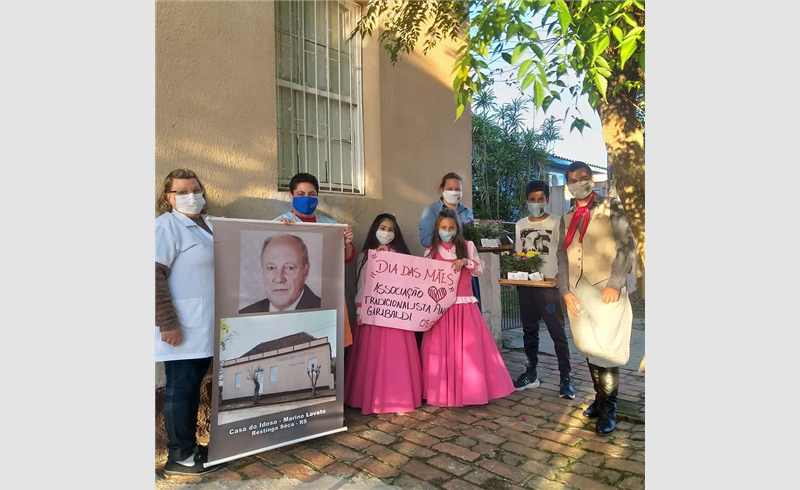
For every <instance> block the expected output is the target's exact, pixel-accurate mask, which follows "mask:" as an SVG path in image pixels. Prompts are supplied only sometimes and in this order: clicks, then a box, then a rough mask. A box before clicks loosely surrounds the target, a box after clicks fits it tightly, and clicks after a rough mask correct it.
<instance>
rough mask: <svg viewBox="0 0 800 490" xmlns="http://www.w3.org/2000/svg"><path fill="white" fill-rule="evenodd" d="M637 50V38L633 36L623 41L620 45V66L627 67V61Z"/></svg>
mask: <svg viewBox="0 0 800 490" xmlns="http://www.w3.org/2000/svg"><path fill="white" fill-rule="evenodd" d="M634 51H636V38H635V37H634V38H631V39H630V40H628V41H625V42H624V43H622V45H621V46H620V47H619V66H620V68H624V67H625V62H626V61H628V58H630V57H631V55H632V54H633V52H634Z"/></svg>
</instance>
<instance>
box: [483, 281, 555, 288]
mask: <svg viewBox="0 0 800 490" xmlns="http://www.w3.org/2000/svg"><path fill="white" fill-rule="evenodd" d="M498 282H500V285H501V286H523V287H527V288H556V287H558V285H556V280H555V279H545V280H544V281H518V280H515V279H500V281H498Z"/></svg>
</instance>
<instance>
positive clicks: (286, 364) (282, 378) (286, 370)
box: [222, 342, 334, 400]
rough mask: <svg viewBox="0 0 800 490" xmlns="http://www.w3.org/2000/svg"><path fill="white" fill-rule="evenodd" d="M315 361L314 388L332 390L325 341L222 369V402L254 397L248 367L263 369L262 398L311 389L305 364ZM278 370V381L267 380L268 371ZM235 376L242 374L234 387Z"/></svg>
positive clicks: (328, 355)
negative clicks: (273, 368)
mask: <svg viewBox="0 0 800 490" xmlns="http://www.w3.org/2000/svg"><path fill="white" fill-rule="evenodd" d="M310 359H316V360H317V365H319V366H320V368H321V370H320V372H319V378H318V379H317V388H320V389H323V388H333V387H334V379H333V374H331V347H330V344H328V343H327V342H326V343H324V344H322V345H318V346H315V347H311V348H307V349H299V348H298V349H297V350H294V351H292V350H289V351H288V352H284V353H282V354H275V355H272V356H267V357H262V358H259V359H253V360H249V361H246V362H241V363H237V364H234V365H230V366H223V368H222V372H223V374H222V383H223V384H222V399H223V400H231V399H236V398H246V397H251V396H253V388H254V386H253V381H251V380H249V379H247V376H248V373H247V370H248V368H251V367H252V368H256V367H259V366H260V367H261V368H263V369H264V387H263V390H262V391H261V394H262V395H271V394H276V393H284V392H288V391H298V390H305V389H308V390H310V389H311V379H310V378H309V377H308V371H307V370H308V361H309V360H310ZM273 366H276V367H277V368H278V376H277V378H278V380H277V381H275V382H272V381H271V380H270V369H271V368H272V367H273ZM236 373H240V374H241V375H242V378H241V386H240V387H239V388H236Z"/></svg>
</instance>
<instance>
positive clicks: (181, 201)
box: [175, 194, 206, 214]
mask: <svg viewBox="0 0 800 490" xmlns="http://www.w3.org/2000/svg"><path fill="white" fill-rule="evenodd" d="M205 204H206V200H205V199H204V198H203V194H186V195H185V196H175V209H176V210H177V211H178V212H180V213H183V214H200V211H202V210H203V206H205Z"/></svg>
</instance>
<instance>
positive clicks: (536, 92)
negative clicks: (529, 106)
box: [533, 80, 547, 107]
mask: <svg viewBox="0 0 800 490" xmlns="http://www.w3.org/2000/svg"><path fill="white" fill-rule="evenodd" d="M546 96H547V93H546V92H545V88H544V86H542V84H541V83H539V80H536V81H534V82H533V103H534V104H536V107H542V102H543V101H544V98H545V97H546Z"/></svg>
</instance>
